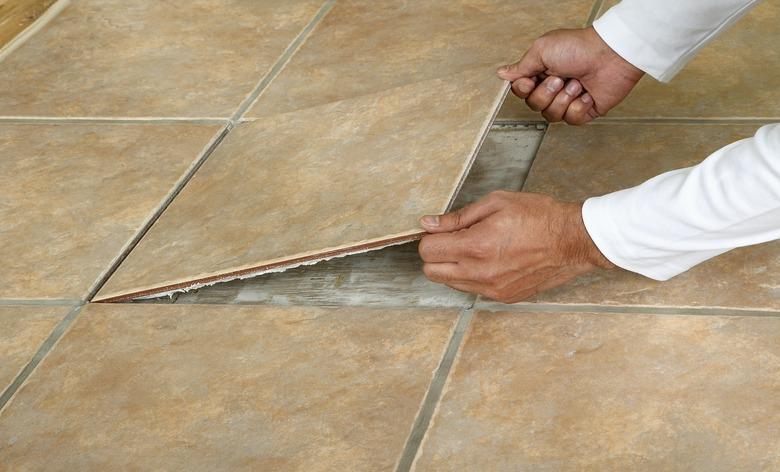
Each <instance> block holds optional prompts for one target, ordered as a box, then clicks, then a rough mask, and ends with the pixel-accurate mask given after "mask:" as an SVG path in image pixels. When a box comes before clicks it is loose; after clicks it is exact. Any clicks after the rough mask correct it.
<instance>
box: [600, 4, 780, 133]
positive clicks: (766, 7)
mask: <svg viewBox="0 0 780 472" xmlns="http://www.w3.org/2000/svg"><path fill="white" fill-rule="evenodd" d="M605 3H606V4H607V5H608V6H612V5H614V4H616V3H617V2H616V1H614V0H612V1H607V2H605ZM603 11H606V8H604V10H603ZM779 23H780V2H776V1H764V2H758V5H757V6H756V7H755V8H754V9H753V10H752V11H751V12H749V13H748V14H747V15H746V16H745V17H743V18H741V19H740V20H739V21H738V22H737V23H735V24H734V25H733V26H732V27H731V28H729V29H728V30H727V31H725V32H724V33H723V34H722V35H721V36H720V37H718V38H717V39H715V40H714V41H713V42H711V43H710V44H708V45H707V46H706V47H705V48H704V49H702V50H701V51H700V52H699V54H698V56H697V57H696V58H695V59H694V60H693V61H691V62H690V63H689V64H688V65H687V66H686V68H685V69H683V71H682V72H680V74H679V75H677V77H675V78H674V80H672V82H671V83H670V84H662V83H659V82H657V81H655V80H653V79H652V78H648V77H646V78H645V79H643V80H642V81H641V82H640V83H639V85H638V86H637V88H636V89H635V90H634V91H633V92H632V93H631V95H630V96H629V97H628V98H627V99H626V100H625V101H624V102H623V103H622V104H621V105H620V106H618V107H616V108H615V109H614V110H613V111H612V112H610V115H609V116H610V117H611V118H627V117H640V118H730V117H756V118H765V119H769V118H771V119H780V75H778V74H774V73H767V71H776V70H778V69H780V49H778V48H777V35H778V28H777V25H778V24H779Z"/></svg>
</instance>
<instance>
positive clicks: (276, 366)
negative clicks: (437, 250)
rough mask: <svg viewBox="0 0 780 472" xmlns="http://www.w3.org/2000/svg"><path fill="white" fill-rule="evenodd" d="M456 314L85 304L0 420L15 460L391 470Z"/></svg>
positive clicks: (4, 447) (71, 466)
mask: <svg viewBox="0 0 780 472" xmlns="http://www.w3.org/2000/svg"><path fill="white" fill-rule="evenodd" d="M457 315H458V311H457V310H429V311H425V310H371V309H366V308H361V309H357V308H354V309H352V308H340V309H324V308H313V307H310V308H269V307H246V306H245V307H238V306H231V307H224V306H223V307H217V306H203V305H200V306H197V305H186V306H176V305H127V304H124V305H106V304H103V305H100V304H97V305H90V306H87V307H86V308H85V309H84V311H83V312H82V313H81V314H80V315H79V317H78V318H77V319H76V320H75V322H74V324H73V325H72V326H71V328H70V330H69V331H68V332H67V333H66V334H65V336H64V337H63V338H62V339H61V340H60V342H59V343H58V345H57V346H56V347H55V349H53V350H52V352H51V353H50V354H49V356H48V357H47V358H46V359H45V360H44V361H43V363H42V364H41V365H40V366H39V368H38V370H37V371H36V372H35V373H34V374H33V375H32V376H31V377H30V378H29V379H28V381H27V383H26V384H25V385H24V386H23V387H22V388H21V390H20V391H19V392H18V394H17V396H16V398H15V399H14V400H13V401H12V402H11V403H10V404H9V405H8V406H7V407H6V409H5V410H4V411H3V412H2V414H1V415H0V457H2V458H3V465H5V466H7V467H9V468H10V469H13V470H18V469H43V468H47V467H49V466H50V465H51V463H52V458H55V459H56V464H57V467H58V468H61V469H63V470H117V469H127V468H138V469H146V470H150V469H157V470H163V469H166V470H167V469H184V470H215V469H228V470H312V471H315V470H390V469H392V468H394V465H395V463H396V462H397V460H398V458H399V456H400V455H401V451H402V449H403V447H404V443H405V441H406V438H407V436H408V435H409V432H410V431H411V428H412V424H413V423H414V420H415V417H416V415H417V412H418V410H419V408H420V405H421V403H422V400H423V397H424V396H425V393H426V391H427V389H428V386H429V384H430V382H431V378H432V377H433V371H434V370H435V369H436V367H437V365H438V363H439V361H440V359H441V356H442V354H443V352H444V350H445V348H446V345H447V342H448V340H449V338H450V336H451V334H452V331H453V329H454V326H455V321H456V319H457Z"/></svg>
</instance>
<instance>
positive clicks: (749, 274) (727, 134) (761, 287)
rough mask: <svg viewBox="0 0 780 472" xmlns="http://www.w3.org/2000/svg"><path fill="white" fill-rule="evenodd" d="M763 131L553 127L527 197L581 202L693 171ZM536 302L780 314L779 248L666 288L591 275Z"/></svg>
mask: <svg viewBox="0 0 780 472" xmlns="http://www.w3.org/2000/svg"><path fill="white" fill-rule="evenodd" d="M758 127H759V125H664V124H649V125H641V124H591V125H588V126H585V127H580V128H577V127H572V126H563V125H560V126H558V125H553V126H552V127H551V128H550V130H549V131H548V133H547V136H546V137H545V140H544V143H543V144H542V147H541V149H540V150H539V156H538V157H537V159H536V161H535V162H534V166H533V168H532V169H531V173H530V175H529V177H528V180H527V182H526V185H525V187H524V190H525V191H529V192H537V193H544V194H548V195H553V196H556V197H558V198H560V199H563V200H567V201H582V200H584V199H585V198H587V197H590V196H596V195H602V194H605V193H610V192H613V191H616V190H620V189H623V188H628V187H633V186H634V185H638V184H640V183H642V182H644V181H645V180H648V179H650V178H651V177H654V176H656V175H658V174H661V173H663V172H666V171H670V170H673V169H679V168H683V167H688V166H692V165H695V164H697V163H699V162H700V161H702V160H703V159H705V158H706V157H707V156H709V155H710V154H711V153H712V152H714V151H716V150H717V149H719V148H721V147H723V146H726V145H727V144H729V143H732V142H734V141H737V140H739V139H743V138H746V137H749V136H752V135H753V134H754V133H755V131H756V130H757V129H758ZM532 301H536V302H550V303H574V304H591V303H592V304H599V305H625V304H629V305H648V306H676V307H698V306H706V307H725V308H751V309H780V242H771V243H766V244H762V245H758V246H752V247H748V248H741V249H737V250H734V251H731V252H729V253H726V254H723V255H721V256H719V257H716V258H714V259H711V260H709V261H707V262H705V263H703V264H700V265H699V266H697V267H695V268H693V269H692V270H690V271H688V272H686V273H684V274H681V275H678V276H677V277H675V278H673V279H671V280H669V281H666V282H657V281H654V280H651V279H648V278H645V277H642V276H640V275H637V274H634V273H631V272H627V271H624V270H619V269H618V270H612V271H597V272H592V273H590V274H586V275H584V276H582V277H580V278H579V279H577V280H576V281H573V282H570V283H569V284H567V285H565V286H562V287H559V288H557V289H554V290H552V291H549V292H545V293H542V294H540V295H538V296H537V297H535V298H534V299H533V300H532Z"/></svg>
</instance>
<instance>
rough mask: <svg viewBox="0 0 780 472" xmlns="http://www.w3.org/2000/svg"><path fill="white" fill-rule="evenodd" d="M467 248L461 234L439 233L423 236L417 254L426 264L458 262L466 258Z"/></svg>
mask: <svg viewBox="0 0 780 472" xmlns="http://www.w3.org/2000/svg"><path fill="white" fill-rule="evenodd" d="M467 248H468V245H467V244H466V242H465V241H464V235H463V233H439V234H428V235H426V236H424V237H423V238H422V239H421V240H420V244H419V245H418V246H417V252H418V253H419V254H420V259H422V260H423V262H427V263H436V262H458V261H460V260H462V259H463V258H465V257H466V251H467Z"/></svg>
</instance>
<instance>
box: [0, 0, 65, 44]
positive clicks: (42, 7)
mask: <svg viewBox="0 0 780 472" xmlns="http://www.w3.org/2000/svg"><path fill="white" fill-rule="evenodd" d="M54 2H55V0H0V48H2V47H3V46H5V45H6V44H7V43H8V42H10V41H11V40H12V39H14V38H15V37H16V36H17V35H18V34H19V33H21V32H22V31H24V29H25V28H27V27H28V26H30V25H31V24H32V23H33V22H34V21H35V20H37V19H38V17H40V16H41V15H43V13H44V12H45V11H46V9H47V8H49V7H50V6H51V4H52V3H54Z"/></svg>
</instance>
